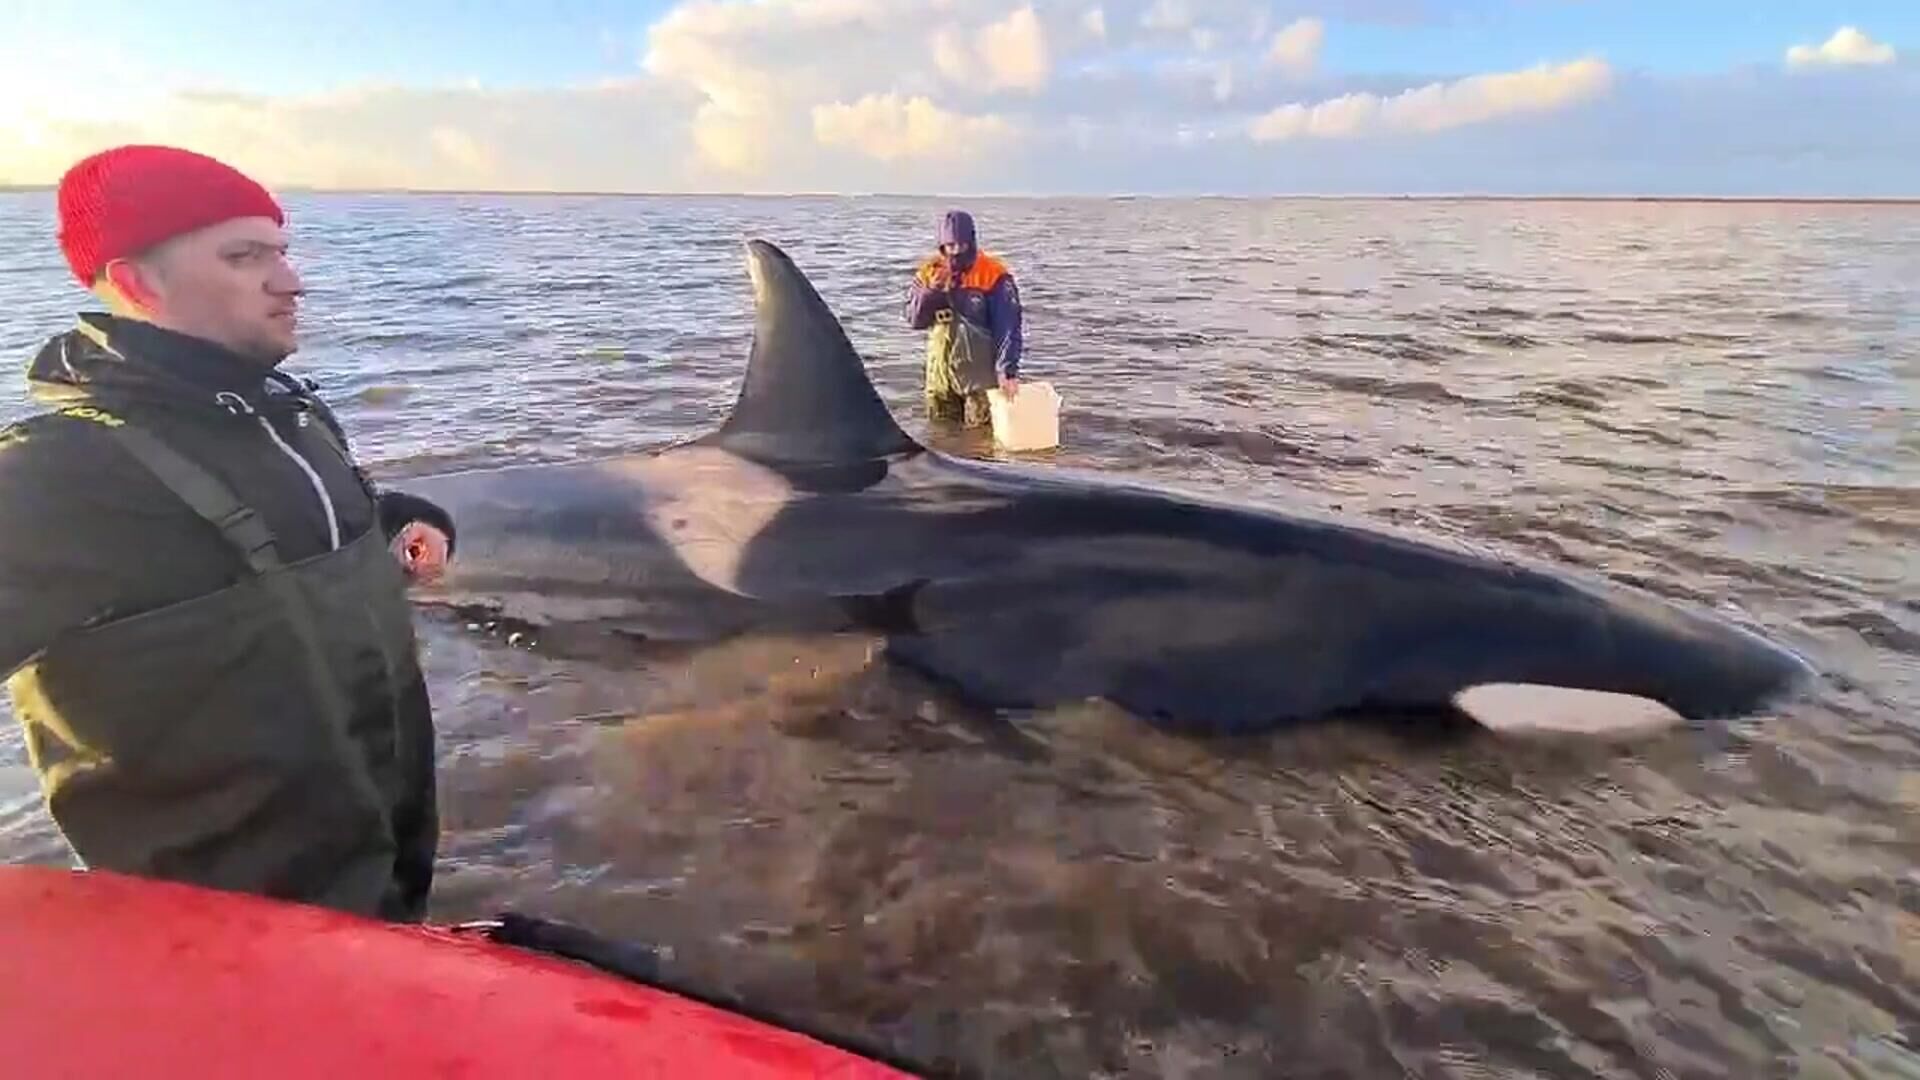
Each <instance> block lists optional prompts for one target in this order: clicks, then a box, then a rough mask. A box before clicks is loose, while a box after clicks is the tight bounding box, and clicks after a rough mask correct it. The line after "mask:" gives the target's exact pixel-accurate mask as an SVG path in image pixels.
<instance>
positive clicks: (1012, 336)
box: [907, 210, 1020, 427]
mask: <svg viewBox="0 0 1920 1080" xmlns="http://www.w3.org/2000/svg"><path fill="white" fill-rule="evenodd" d="M939 241H940V251H939V253H938V254H936V255H934V256H933V257H931V258H929V259H928V260H927V261H926V262H923V263H921V264H920V269H919V270H918V271H917V272H916V273H915V274H914V276H913V283H912V284H911V285H909V286H908V287H907V325H909V326H911V327H912V328H913V329H915V330H931V331H932V333H930V334H928V335H927V373H926V393H927V414H928V416H930V417H932V418H933V419H936V420H954V419H961V420H962V421H963V422H964V423H965V424H966V426H968V427H974V426H978V425H981V424H985V423H987V422H988V421H989V420H990V418H991V413H990V411H989V409H988V406H987V391H988V390H989V389H991V388H993V386H994V385H995V384H998V385H999V387H1000V390H1001V392H1002V393H1004V394H1006V395H1007V396H1008V397H1010V398H1011V397H1013V396H1014V395H1015V394H1017V393H1019V391H1020V290H1019V288H1018V286H1016V285H1015V284H1014V280H1013V274H1012V273H1010V272H1009V271H1008V270H1007V268H1006V267H1005V266H1004V265H1002V264H1001V262H1000V260H998V259H996V258H994V257H993V256H992V255H989V254H987V253H986V252H984V251H981V250H980V246H979V244H978V242H977V240H976V238H975V234H974V227H973V215H971V214H968V213H967V212H965V211H964V210H950V211H948V212H947V214H946V216H945V217H943V218H942V219H941V220H940V236H939Z"/></svg>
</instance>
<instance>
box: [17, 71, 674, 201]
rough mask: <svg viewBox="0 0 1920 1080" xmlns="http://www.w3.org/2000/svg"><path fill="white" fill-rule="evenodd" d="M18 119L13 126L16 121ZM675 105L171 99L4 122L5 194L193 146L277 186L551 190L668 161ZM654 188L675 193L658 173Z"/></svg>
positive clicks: (390, 92) (415, 92)
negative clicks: (156, 147) (78, 168)
mask: <svg viewBox="0 0 1920 1080" xmlns="http://www.w3.org/2000/svg"><path fill="white" fill-rule="evenodd" d="M13 119H14V120H17V119H18V117H17V116H16V117H14V118H13ZM681 127H682V124H681V122H680V121H678V119H677V118H676V116H675V103H674V102H673V101H671V100H670V99H669V98H668V97H666V96H664V95H662V94H661V93H659V92H658V90H657V89H656V88H654V87H652V86H650V85H648V84H645V83H642V82H623V83H609V84H605V85H601V86H583V87H575V88H570V89H556V90H521V91H489V90H484V89H473V88H469V87H448V88H416V87H400V86H362V87H354V88H348V89H342V90H337V91H333V92H329V93H324V94H313V95H301V96H289V97H273V96H265V95H257V94H244V93H234V92H213V91H193V90H176V91H173V92H170V93H167V94H165V95H163V96H160V97H158V98H151V99H145V100H141V101H140V102H139V104H138V105H137V106H133V107H129V108H126V109H123V110H121V111H119V112H117V113H114V112H108V111H98V112H93V113H90V114H89V115H86V116H84V117H82V118H79V119H64V118H58V117H52V116H49V115H46V114H41V115H39V116H38V117H36V118H35V119H34V120H33V121H32V124H31V127H30V128H29V127H27V126H26V125H24V124H22V125H20V126H17V127H13V128H11V129H10V128H9V127H8V126H7V124H6V123H4V122H0V183H46V182H50V181H52V180H54V179H56V178H57V177H58V176H59V175H60V174H61V173H62V172H64V171H65V170H66V168H67V167H68V166H69V165H71V164H72V163H73V162H74V161H76V160H78V159H79V158H81V157H83V156H85V155H87V154H90V153H93V152H94V151H97V150H101V149H104V148H106V147H108V146H112V145H116V144H120V143H128V142H160V143H171V144H175V145H183V146H190V147H194V148H196V149H199V150H202V151H204V152H207V153H211V154H214V155H215V156H217V157H220V158H223V159H225V160H227V161H230V162H232V163H233V164H234V165H235V166H237V167H239V168H241V169H244V170H246V171H248V172H250V173H253V174H254V175H256V176H259V177H261V178H262V179H263V180H264V181H266V182H268V183H269V184H271V185H274V186H277V187H288V186H292V187H347V188H366V187H375V188H384V187H399V188H427V187H439V188H446V187H474V188H502V189H543V188H544V189H551V188H554V187H559V186H566V185H581V186H593V185H604V184H606V183H609V182H610V181H612V180H613V178H614V177H615V176H616V175H618V174H621V173H629V174H630V173H631V171H632V170H631V167H630V166H631V162H632V161H633V160H634V159H642V160H644V159H647V158H653V159H657V160H658V159H664V160H671V157H670V156H668V155H667V154H666V153H664V152H663V151H665V150H666V148H667V147H669V146H671V145H672V143H673V142H674V141H675V140H676V138H677V136H678V135H679V134H680V130H681ZM658 181H659V182H661V183H662V184H663V185H665V186H673V185H674V184H675V183H676V178H675V177H674V176H673V174H672V172H671V171H670V170H663V171H662V173H661V175H659V177H658Z"/></svg>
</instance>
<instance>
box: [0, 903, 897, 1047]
mask: <svg viewBox="0 0 1920 1080" xmlns="http://www.w3.org/2000/svg"><path fill="white" fill-rule="evenodd" d="M0 1047H4V1049H0V1061H4V1063H5V1064H4V1065H0V1072H4V1073H5V1075H7V1076H18V1077H22V1078H25V1077H34V1078H36V1080H39V1078H48V1077H135V1076H138V1077H151V1078H155V1080H159V1078H173V1077H182V1078H184V1077H195V1078H200V1077H276V1078H290V1077H326V1078H328V1080H342V1078H345V1080H372V1078H374V1077H389V1076H391V1077H410V1078H411V1077H461V1078H482V1077H488V1078H491V1077H516V1078H518V1077H526V1078H544V1077H567V1078H570V1080H572V1078H586V1077H615V1076H617V1077H673V1078H692V1077H734V1078H741V1080H746V1078H768V1080H772V1078H781V1080H786V1078H791V1077H803V1076H804V1077H835V1078H845V1080H853V1078H862V1080H864V1078H876V1080H877V1078H882V1077H886V1078H896V1077H902V1076H906V1075H908V1074H905V1073H901V1072H898V1071H895V1070H894V1069H892V1068H891V1067H888V1066H886V1065H884V1064H880V1063H878V1062H875V1061H872V1060H870V1059H868V1058H865V1057H861V1056H859V1055H856V1054H854V1053H851V1052H849V1051H846V1050H841V1049H837V1048H835V1047H833V1046H830V1045H828V1044H826V1043H823V1042H820V1041H817V1040H815V1039H813V1038H810V1037H808V1036H805V1035H802V1034H799V1033H796V1032H792V1031H788V1030H785V1029H783V1028H780V1027H776V1026H772V1025H769V1024H766V1023H761V1022H759V1021H756V1020H753V1019H749V1018H747V1017H745V1016H742V1015H739V1014H737V1013H733V1012H729V1011H727V1010H725V1009H721V1008H716V1007H714V1006H711V1005H706V1004H702V1003H700V1002H698V1001H694V1000H691V999H689V998H686V997H682V996H679V995H677V994H675V993H671V992H669V991H666V990H660V989H655V988H652V987H649V986H646V985H642V984H640V983H637V982H633V981H630V980H628V979H623V978H619V977H616V976H614V975H611V974H608V973H606V972H603V971H600V970H597V969H596V968H594V967H590V966H587V965H585V964H581V963H576V962H574V961H572V960H567V959H560V958H556V957H553V956H549V955H546V954H544V953H540V952H534V951H528V950H525V949H520V948H516V947H514V946H510V945H503V944H497V943H495V942H493V941H491V940H487V939H486V938H484V937H482V936H480V935H477V934H473V933H468V932H456V931H455V930H452V929H446V928H435V927H425V926H401V925H394V924H390V923H383V922H377V921H371V920H367V919H361V918H356V917H354V916H350V915H346V914H342V913H340V912H336V911H331V910H327V909H322V908H316V907H310V906H306V905H296V904H287V903H281V902H277V901H273V900H267V899H262V898H259V897H253V896H246V895H241V894H238V893H229V892H221V891H213V890H207V889H199V888H193V887H190V886H184V885H177V884H172V883H167V882H160V881H151V880H145V879H139V878H132V877H125V876H122V875H117V874H110V873H105V872H101V871H87V872H79V871H69V870H61V869H49V868H38V867H3V868H0Z"/></svg>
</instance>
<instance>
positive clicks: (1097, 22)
mask: <svg viewBox="0 0 1920 1080" xmlns="http://www.w3.org/2000/svg"><path fill="white" fill-rule="evenodd" d="M1080 25H1081V26H1083V27H1085V28H1086V31H1087V33H1088V34H1090V35H1092V36H1094V37H1096V38H1099V39H1100V40H1102V41H1105V40H1106V39H1107V13H1106V12H1105V11H1104V10H1102V9H1100V8H1088V9H1087V13H1086V14H1085V15H1082V16H1080Z"/></svg>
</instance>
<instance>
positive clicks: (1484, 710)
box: [1453, 683, 1686, 739]
mask: <svg viewBox="0 0 1920 1080" xmlns="http://www.w3.org/2000/svg"><path fill="white" fill-rule="evenodd" d="M1453 705H1454V707H1455V708H1457V709H1459V710H1460V711H1461V712H1462V713H1465V714H1466V715H1467V716H1469V717H1471V718H1472V719H1473V720H1475V721H1476V722H1478V723H1479V724H1480V725H1481V726H1482V727H1485V728H1486V729H1487V730H1489V731H1493V732H1496V733H1498V734H1501V735H1506V736H1513V737H1526V736H1578V737H1585V738H1600V739H1630V738H1637V737H1640V736H1645V735H1652V734H1655V733H1657V732H1661V731H1665V730H1668V729H1669V728H1673V727H1675V726H1678V725H1679V724H1682V723H1685V722H1686V718H1685V717H1683V716H1681V715H1680V714H1679V713H1677V712H1675V711H1674V710H1672V709H1670V708H1668V707H1667V706H1665V705H1663V704H1661V703H1660V702H1658V701H1655V700H1653V699H1652V698H1646V697H1640V696H1638V695H1634V694H1616V693H1610V692H1607V691H1602V690H1579V689H1575V688H1573V687H1570V686H1550V685H1542V684H1538V683H1480V684H1478V685H1475V686H1469V687H1467V688H1466V689H1464V690H1462V691H1460V692H1459V693H1457V694H1455V695H1453Z"/></svg>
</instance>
